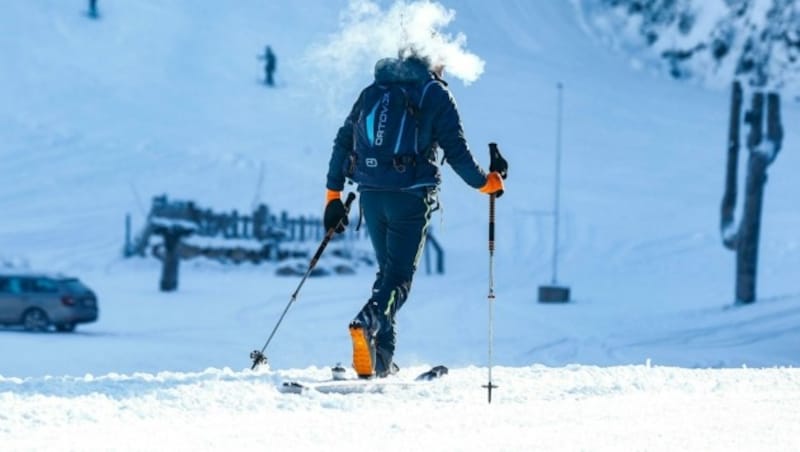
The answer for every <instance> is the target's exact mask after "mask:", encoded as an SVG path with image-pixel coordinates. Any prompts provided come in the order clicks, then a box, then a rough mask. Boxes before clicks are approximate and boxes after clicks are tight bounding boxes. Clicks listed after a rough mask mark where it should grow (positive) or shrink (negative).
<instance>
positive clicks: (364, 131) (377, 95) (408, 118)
mask: <svg viewBox="0 0 800 452" xmlns="http://www.w3.org/2000/svg"><path fill="white" fill-rule="evenodd" d="M435 82H436V81H435V80H431V81H429V82H427V83H425V84H424V85H420V84H418V83H386V84H382V83H378V82H375V83H373V84H372V85H370V86H368V87H367V88H365V89H364V91H363V92H362V94H361V103H360V114H359V116H358V118H357V119H356V122H355V124H354V126H353V134H354V137H353V138H354V139H353V144H354V145H353V153H352V155H351V158H350V161H349V162H348V166H349V168H348V169H347V171H346V173H347V174H346V175H347V176H348V177H350V178H351V179H353V181H355V182H356V183H358V184H363V185H365V186H369V187H374V188H392V189H402V188H410V187H412V186H414V183H415V181H416V172H415V166H416V162H417V159H418V158H427V156H425V155H422V156H420V151H421V149H419V142H418V138H419V112H420V107H421V106H422V102H423V101H424V97H425V92H426V91H427V89H428V87H429V86H430V85H431V84H432V83H435Z"/></svg>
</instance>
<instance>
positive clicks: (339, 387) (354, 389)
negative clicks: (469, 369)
mask: <svg viewBox="0 0 800 452" xmlns="http://www.w3.org/2000/svg"><path fill="white" fill-rule="evenodd" d="M331 370H332V373H333V378H331V379H330V380H322V381H309V382H305V381H298V380H290V381H284V382H283V383H282V384H281V385H280V386H279V387H278V390H279V391H280V392H283V393H286V394H303V393H307V392H309V391H316V392H320V393H323V394H365V393H383V392H386V391H392V390H405V389H412V388H415V387H418V386H421V385H425V384H427V382H429V381H431V380H436V379H439V378H441V377H442V376H444V375H447V373H448V369H447V367H445V366H434V367H432V368H431V369H430V370H428V371H425V372H423V373H421V374H419V375H417V377H416V378H414V379H413V380H405V379H401V378H397V377H395V376H390V377H387V378H368V379H363V378H346V377H343V376H342V373H343V369H342V368H341V367H340V366H337V367H334V368H333V369H331Z"/></svg>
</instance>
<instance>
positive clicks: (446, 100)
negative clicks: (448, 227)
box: [326, 57, 486, 191]
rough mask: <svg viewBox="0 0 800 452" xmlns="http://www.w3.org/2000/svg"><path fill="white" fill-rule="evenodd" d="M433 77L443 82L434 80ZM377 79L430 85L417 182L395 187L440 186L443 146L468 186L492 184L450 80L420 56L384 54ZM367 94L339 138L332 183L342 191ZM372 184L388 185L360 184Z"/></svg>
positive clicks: (421, 115)
mask: <svg viewBox="0 0 800 452" xmlns="http://www.w3.org/2000/svg"><path fill="white" fill-rule="evenodd" d="M431 80H435V81H437V83H428V82H429V81H431ZM375 81H376V82H377V83H416V84H418V86H420V87H422V86H425V89H426V92H425V94H424V96H423V97H422V99H423V101H422V104H421V105H419V106H418V107H419V112H418V119H417V120H418V133H419V135H418V145H419V149H421V150H423V151H421V152H420V156H421V158H419V159H418V161H417V162H416V165H415V181H414V183H413V184H412V185H410V186H407V187H392V188H393V189H398V190H418V189H420V188H423V189H424V188H426V187H436V186H438V185H439V184H440V183H441V172H440V169H439V167H438V165H437V150H438V149H439V148H440V149H441V150H442V151H443V152H444V160H445V161H446V162H447V163H448V164H449V165H450V166H451V167H452V168H453V170H455V172H456V174H458V175H459V176H460V177H461V178H462V179H463V180H464V182H466V183H467V184H468V185H470V186H471V187H473V188H480V187H482V186H483V185H484V184H485V183H486V172H485V171H484V170H483V169H482V168H481V167H480V165H478V163H477V162H476V161H475V158H474V157H473V155H472V153H471V152H470V149H469V146H468V145H467V141H466V139H465V137H464V129H463V127H462V125H461V118H460V116H459V114H458V108H457V107H456V102H455V99H454V98H453V95H452V94H451V93H450V90H448V89H447V83H445V82H444V81H443V80H441V79H439V78H438V77H437V76H436V75H435V74H434V73H433V72H431V71H430V70H429V69H428V65H427V64H426V62H425V61H423V60H421V59H419V58H417V57H410V58H405V59H397V58H386V59H382V60H380V61H378V62H377V63H376V65H375ZM363 95H364V92H363V91H362V93H361V95H359V98H358V99H357V100H356V102H355V104H354V105H353V108H352V109H351V111H350V114H349V115H347V118H346V119H345V121H344V124H343V125H342V126H341V127H340V128H339V131H338V132H337V134H336V138H335V139H334V142H333V152H332V153H331V158H330V161H329V164H328V174H327V184H326V187H327V188H328V189H330V190H336V191H341V190H342V189H343V188H344V183H345V181H346V179H347V178H348V171H347V168H348V165H349V159H350V158H351V155H352V153H353V149H354V139H355V138H354V137H355V135H354V133H355V130H354V125H355V123H356V121H357V120H358V118H359V115H360V114H361V113H362V112H361V111H360V109H361V107H360V106H361V104H362V102H361V96H363ZM356 182H359V181H356ZM370 189H372V190H375V189H386V188H385V187H380V188H379V187H377V186H371V185H370V184H369V183H363V182H360V183H359V186H358V190H359V191H363V190H370Z"/></svg>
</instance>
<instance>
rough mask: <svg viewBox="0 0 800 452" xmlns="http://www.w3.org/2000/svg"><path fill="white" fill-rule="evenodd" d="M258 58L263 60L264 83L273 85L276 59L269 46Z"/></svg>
mask: <svg viewBox="0 0 800 452" xmlns="http://www.w3.org/2000/svg"><path fill="white" fill-rule="evenodd" d="M260 59H262V60H264V83H265V84H266V85H267V86H275V80H274V75H275V66H276V65H277V59H276V58H275V54H274V53H273V52H272V48H271V47H270V46H267V48H266V49H264V55H262V56H261V57H260Z"/></svg>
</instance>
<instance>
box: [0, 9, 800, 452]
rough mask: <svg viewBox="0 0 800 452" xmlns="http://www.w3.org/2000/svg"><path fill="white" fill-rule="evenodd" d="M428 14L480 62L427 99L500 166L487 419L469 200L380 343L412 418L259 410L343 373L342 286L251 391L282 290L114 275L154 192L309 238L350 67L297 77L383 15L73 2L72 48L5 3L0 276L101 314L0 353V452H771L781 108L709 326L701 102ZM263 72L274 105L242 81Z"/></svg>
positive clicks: (491, 13) (794, 162)
mask: <svg viewBox="0 0 800 452" xmlns="http://www.w3.org/2000/svg"><path fill="white" fill-rule="evenodd" d="M443 5H444V6H445V8H446V9H452V10H455V12H456V14H455V16H454V18H453V20H452V22H450V23H449V25H448V28H447V29H446V30H445V32H449V33H452V36H453V37H454V39H455V37H456V36H457V35H458V33H463V35H464V36H466V37H468V38H469V39H468V41H466V42H465V43H464V44H463V46H462V47H457V48H461V49H465V52H467V53H468V54H471V55H476V56H477V57H478V58H479V59H480V61H482V62H484V63H485V66H483V72H482V73H476V77H477V78H476V79H475V80H474V81H472V83H471V84H470V85H469V86H465V84H464V83H462V82H461V81H459V79H457V78H451V81H452V83H451V85H450V86H451V89H452V91H453V93H454V95H455V97H456V99H457V100H458V104H459V108H460V110H461V113H462V119H463V121H464V125H465V127H466V133H467V138H468V140H469V141H470V143H471V145H472V147H473V151H474V152H475V155H476V158H477V159H478V160H479V161H480V162H481V163H483V164H484V165H487V164H488V156H487V154H488V152H487V149H486V143H488V142H490V141H496V142H498V143H499V144H500V148H501V149H502V150H503V152H504V153H505V156H506V157H507V159H508V160H509V162H510V165H511V168H510V176H509V179H508V181H507V191H506V194H505V195H504V196H503V198H502V199H500V200H499V201H498V204H497V251H496V254H495V256H496V259H495V291H496V295H497V298H496V302H495V312H494V314H495V315H494V334H495V335H494V355H493V356H494V362H495V364H496V366H497V367H495V368H494V373H493V381H494V383H495V384H497V385H498V386H499V388H498V389H496V390H495V392H494V401H493V403H492V405H491V406H489V405H488V404H487V403H486V390H485V389H483V388H481V385H483V384H485V383H486V382H487V378H488V376H487V366H486V363H487V352H488V341H487V334H488V333H487V331H488V309H487V302H486V294H487V292H488V255H487V244H486V229H487V227H486V223H487V216H488V215H487V212H488V208H487V200H486V197H485V196H483V195H480V194H478V193H476V192H475V191H474V190H471V189H469V188H468V187H467V186H466V185H465V184H463V182H462V181H460V180H458V178H457V176H456V175H455V174H454V173H453V172H452V171H451V170H449V169H445V170H444V178H445V181H444V184H443V187H442V195H441V199H442V202H443V204H444V211H443V213H438V212H437V213H436V214H435V215H434V219H433V230H434V233H435V234H436V236H437V238H438V239H439V241H440V242H441V243H442V246H443V247H444V249H445V250H446V252H447V256H446V258H447V260H446V266H447V268H446V270H447V273H446V274H445V275H443V276H436V275H431V276H428V275H425V274H424V271H420V272H419V274H418V276H417V278H416V280H415V284H414V288H413V291H412V293H411V298H410V299H409V302H408V303H407V305H406V306H405V307H404V309H403V311H401V313H400V316H399V318H398V323H399V339H398V340H399V344H398V351H397V355H396V359H397V361H398V363H399V364H400V365H401V366H402V367H403V370H402V371H401V375H400V376H399V377H398V378H406V377H408V376H409V375H411V376H413V375H416V374H417V373H418V372H419V371H422V370H425V369H426V368H427V367H429V366H430V365H435V364H439V363H443V364H446V365H448V366H449V367H450V369H451V372H450V374H449V375H448V376H447V377H446V379H443V380H442V381H439V382H434V383H433V384H431V385H430V386H429V387H428V386H426V387H424V388H423V389H420V390H416V389H415V390H414V391H400V392H397V393H391V394H383V395H369V394H366V395H354V396H339V395H325V396H322V395H315V394H309V395H304V396H297V395H285V394H280V393H279V392H278V391H277V390H276V389H275V385H276V384H278V383H279V382H280V381H282V380H283V379H285V378H300V377H303V378H310V379H322V378H326V377H328V375H329V371H328V369H327V367H328V366H330V365H332V364H335V363H336V362H337V361H341V362H343V363H344V364H347V361H348V360H349V346H350V345H349V340H348V335H347V330H346V327H347V323H348V321H349V320H350V319H351V318H352V316H353V315H354V314H355V312H356V311H357V310H358V309H359V308H360V307H361V305H362V304H363V303H364V301H366V300H365V298H366V296H367V294H368V290H369V286H370V284H371V280H372V278H373V274H372V273H373V271H374V270H373V269H371V268H369V267H363V268H360V269H359V272H358V273H357V274H356V275H354V276H349V277H337V278H324V279H311V280H309V281H308V282H307V283H306V285H305V286H304V288H303V290H302V292H301V294H300V297H299V299H298V301H297V302H296V303H295V305H294V306H292V308H291V310H290V311H289V313H288V315H287V317H286V319H285V321H284V323H283V324H282V326H281V328H280V329H279V331H278V334H277V335H276V337H275V339H274V340H273V342H272V344H271V345H270V347H269V348H268V350H267V353H266V354H267V356H268V357H269V362H270V367H269V368H264V369H260V370H259V371H257V372H251V371H249V365H250V360H249V358H248V354H249V352H250V351H251V350H253V349H257V348H260V347H261V346H262V345H263V343H264V340H266V336H267V335H268V333H269V331H270V330H271V329H272V327H273V326H274V325H275V322H276V321H277V319H278V316H279V315H280V313H281V311H282V310H283V309H284V307H285V306H286V303H287V302H288V301H289V297H290V295H291V293H292V292H293V291H294V289H295V287H296V286H297V283H298V282H299V280H298V279H297V278H280V277H276V276H274V270H275V268H274V266H269V265H264V266H260V267H254V266H249V265H243V266H240V267H223V266H219V265H215V264H213V263H209V262H202V261H190V262H184V263H183V264H182V267H181V274H180V288H179V291H178V292H176V293H171V294H164V293H160V292H158V279H159V272H160V266H159V263H158V262H157V261H155V260H154V259H146V260H142V259H132V260H124V259H122V258H121V257H120V253H121V248H122V236H123V225H124V222H123V221H124V216H125V214H126V213H131V214H132V215H133V219H134V226H135V227H140V226H141V225H142V223H143V221H144V214H145V213H146V210H147V208H148V207H149V206H148V204H149V197H150V196H155V195H159V194H162V193H166V194H168V195H169V197H170V198H176V199H193V200H195V201H197V202H198V203H199V204H201V205H203V206H209V207H212V208H215V209H219V210H228V211H229V210H232V209H238V210H239V211H247V210H248V209H249V208H250V207H251V204H252V202H253V201H254V200H260V201H264V202H267V203H269V205H270V207H271V208H273V209H275V210H281V209H288V210H290V211H291V212H292V213H293V214H314V215H319V213H320V211H321V208H322V203H323V196H324V175H325V170H326V167H327V162H328V156H329V152H330V143H331V140H332V138H333V136H334V134H335V131H336V128H337V127H338V126H339V124H340V122H341V120H342V118H343V117H344V115H345V114H346V112H347V111H348V109H349V107H350V105H351V103H352V99H353V98H354V96H355V95H356V94H357V92H358V90H359V89H360V87H361V85H362V84H363V83H365V82H367V81H368V79H369V75H370V73H371V66H372V64H373V62H372V61H368V60H367V59H364V60H363V61H360V63H359V64H360V70H361V71H362V74H363V75H362V76H361V77H353V76H350V75H349V74H342V73H338V72H336V71H334V70H332V69H331V68H332V67H333V62H328V61H325V60H321V59H314V55H315V53H314V52H315V51H316V50H317V49H319V48H320V47H321V46H324V45H326V43H328V42H330V40H331V39H334V40H335V38H336V37H342V36H349V35H348V34H347V33H346V32H345V30H344V29H342V28H341V26H342V24H350V25H352V24H353V23H356V22H357V20H356V19H353V18H341V20H340V13H342V12H347V11H353V10H364V11H372V13H370V14H376V13H375V12H374V9H375V8H379V9H380V10H381V11H392V8H391V5H390V4H387V3H381V4H380V5H373V4H371V3H367V2H358V3H350V4H348V3H347V2H345V1H343V0H339V1H302V2H264V1H259V0H242V1H240V2H237V4H236V7H235V8H234V7H230V6H228V9H225V6H223V5H222V4H221V3H220V2H212V1H197V0H193V1H189V0H181V1H173V2H161V1H157V0H140V1H137V2H102V1H101V2H99V6H100V9H101V14H102V17H101V20H99V21H91V20H88V19H87V18H86V17H85V16H84V15H83V14H82V12H81V11H78V10H76V6H75V4H73V3H70V2H62V1H57V0H42V1H38V2H8V4H6V5H4V9H3V14H2V15H0V28H1V29H2V30H3V31H4V32H3V33H2V35H0V49H2V51H3V54H4V55H5V57H4V62H3V68H4V70H2V71H0V99H3V102H0V157H2V162H3V163H2V165H0V175H2V180H3V183H2V184H0V199H1V200H2V206H3V221H2V222H0V257H1V258H2V261H3V262H9V263H13V264H15V265H27V266H28V267H30V268H33V269H37V270H47V271H61V272H65V273H68V274H71V275H76V276H79V277H80V278H81V279H82V280H84V281H85V282H86V283H87V284H88V285H90V286H91V287H92V288H94V289H95V290H96V291H97V293H98V296H99V305H100V310H101V311H100V320H99V321H98V322H97V323H94V324H90V325H81V326H78V329H77V331H76V332H75V333H73V334H56V333H47V334H28V333H23V332H21V331H20V330H19V329H16V328H7V329H2V330H0V375H2V377H0V445H1V446H0V448H2V449H3V450H18V449H22V450H29V449H49V450H92V449H103V450H107V449H112V450H113V449H137V450H154V449H160V450H199V449H217V450H219V449H226V450H241V449H254V450H255V449H257V450H264V449H267V450H289V449H291V450H294V449H298V450H329V449H331V448H332V447H341V446H349V447H352V446H354V445H355V446H357V447H361V446H363V447H370V448H372V447H375V448H381V449H382V450H413V449H415V448H416V449H421V450H425V449H431V448H441V449H443V450H557V449H568V450H580V449H584V450H585V449H589V450H604V449H606V450H684V449H687V450H756V449H762V450H797V449H799V448H800V427H798V425H800V419H799V418H800V410H798V408H797V407H798V402H800V373H798V371H797V370H796V369H795V368H794V367H796V365H797V363H798V362H800V355H798V344H800V327H799V326H798V325H800V304H798V302H800V282H798V280H799V278H798V274H800V235H798V234H800V232H799V231H800V227H798V226H799V225H800V212H799V211H798V209H797V200H796V195H797V193H798V179H797V177H796V176H795V174H794V173H795V170H796V168H798V167H800V156H799V155H798V153H797V152H794V151H795V148H796V147H797V145H796V143H797V139H796V134H795V133H794V132H793V131H792V130H791V128H790V127H789V125H791V124H797V123H798V120H800V117H798V113H799V112H798V109H797V106H796V105H795V104H792V103H790V102H785V106H784V108H785V109H784V112H783V120H784V124H785V125H786V126H787V135H786V139H785V141H784V151H783V152H782V153H781V155H780V156H779V157H778V159H777V160H776V162H775V164H774V165H773V166H772V167H770V170H769V176H770V179H769V184H768V185H767V187H766V195H765V196H766V197H765V205H764V212H763V222H762V230H761V233H762V236H761V247H760V259H759V266H760V268H759V269H760V272H759V281H758V282H759V284H758V288H759V294H760V297H761V299H760V300H759V301H758V302H757V303H755V304H754V305H753V306H748V307H744V308H731V307H730V304H731V301H732V299H733V275H734V256H733V254H732V253H730V252H728V251H727V250H725V249H724V248H723V247H722V245H721V241H720V236H719V231H718V229H717V228H718V223H719V202H720V199H721V196H722V189H723V186H724V182H723V176H724V168H725V151H726V149H725V141H724V140H725V137H726V133H727V130H726V127H727V108H728V96H729V93H727V92H726V91H724V90H720V91H708V90H704V89H702V88H700V87H699V86H694V85H687V84H680V83H677V82H675V81H672V80H669V79H668V78H667V77H665V76H657V75H652V74H648V73H643V72H640V71H636V70H634V69H632V68H630V65H629V64H627V61H628V57H627V56H622V55H616V54H614V53H613V52H609V51H608V49H607V48H606V47H604V46H603V45H602V43H598V42H595V41H594V40H592V38H591V37H589V36H587V34H586V33H585V32H584V31H583V28H582V27H581V25H580V21H579V19H578V16H577V15H576V11H575V9H574V8H573V6H572V4H570V2H530V1H525V0H518V1H514V0H507V1H503V2H499V3H498V2H494V3H493V2H484V1H479V0H464V1H459V2H445V3H443ZM226 6H227V5H226ZM359 8H362V9H359ZM437 10H438V9H437ZM309 11H313V14H309ZM363 17H367V18H371V19H370V20H372V19H374V18H375V16H374V15H371V16H370V15H367V16H363ZM354 21H355V22H354ZM432 23H444V22H435V21H434V22H432ZM366 38H369V36H365V39H366ZM265 44H269V45H271V46H272V48H273V49H274V50H275V52H276V53H277V56H278V70H277V82H278V87H277V88H276V89H268V88H266V87H264V86H263V84H262V83H261V79H260V78H261V76H262V72H261V67H260V62H259V61H258V58H257V57H258V54H259V53H260V52H261V51H262V49H263V46H264V45H265ZM362 50H363V49H362ZM349 51H352V49H349V48H343V49H342V52H343V55H342V58H346V57H349V54H346V52H349ZM330 58H334V57H333V56H332V57H330ZM356 61H357V60H356ZM446 74H447V73H446ZM321 80H328V82H327V83H320V81H321ZM557 82H562V83H563V84H564V86H565V91H564V126H563V131H564V135H563V150H564V156H563V161H562V165H563V174H562V176H563V177H562V183H563V185H562V192H561V199H562V213H563V216H562V218H561V225H562V229H561V234H560V237H561V242H560V260H559V269H558V282H559V283H561V284H567V285H569V286H570V287H571V288H572V293H573V300H572V302H571V303H569V304H566V305H558V306H555V305H541V304H538V303H536V291H537V287H538V286H539V285H540V284H548V283H550V282H551V281H550V279H551V267H550V262H551V252H552V248H551V245H552V244H551V243H550V240H551V237H552V229H551V218H550V217H549V216H548V215H547V213H548V212H549V211H550V210H551V209H552V195H553V167H554V149H555V130H556V121H555V117H556V114H555V112H556V89H555V87H556V83H557ZM262 166H263V168H264V182H263V184H260V185H259V184H258V183H257V181H258V180H259V176H260V173H261V168H262ZM255 187H260V190H258V191H257V192H256V193H254V188H255ZM361 245H366V244H361ZM745 366H746V368H745Z"/></svg>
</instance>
